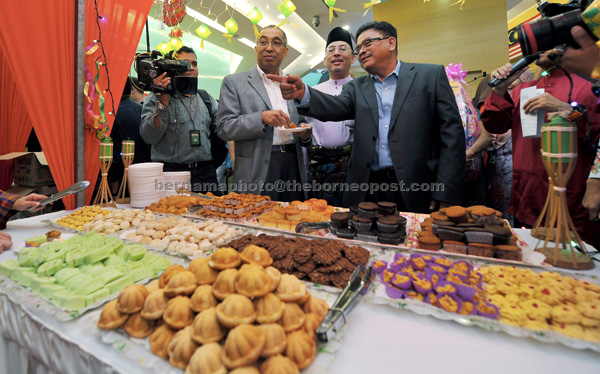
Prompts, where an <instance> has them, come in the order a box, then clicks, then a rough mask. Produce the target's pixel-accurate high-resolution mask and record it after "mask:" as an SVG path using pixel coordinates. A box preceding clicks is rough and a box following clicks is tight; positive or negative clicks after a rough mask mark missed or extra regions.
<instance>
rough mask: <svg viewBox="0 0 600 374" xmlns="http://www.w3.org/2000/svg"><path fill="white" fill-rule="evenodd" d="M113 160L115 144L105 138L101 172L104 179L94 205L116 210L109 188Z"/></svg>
mask: <svg viewBox="0 0 600 374" xmlns="http://www.w3.org/2000/svg"><path fill="white" fill-rule="evenodd" d="M112 159H113V142H112V139H111V138H104V139H102V141H101V142H100V172H101V173H102V174H101V176H102V179H101V181H100V188H99V189H98V192H97V193H96V198H95V199H94V202H93V203H92V205H100V206H101V207H102V208H107V207H113V208H116V207H117V204H115V202H114V199H113V196H112V194H111V193H110V188H109V187H108V169H110V164H112Z"/></svg>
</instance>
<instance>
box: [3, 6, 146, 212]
mask: <svg viewBox="0 0 600 374" xmlns="http://www.w3.org/2000/svg"><path fill="white" fill-rule="evenodd" d="M75 4H76V1H74V0H53V1H48V0H27V1H10V2H6V3H5V4H3V5H2V11H0V50H2V51H4V52H5V59H4V60H2V61H5V62H6V61H8V65H9V68H10V69H9V70H10V73H7V72H6V71H7V70H6V69H4V68H3V69H2V72H1V75H0V77H1V79H2V83H1V85H0V88H2V91H3V92H2V96H0V100H1V101H2V106H1V107H0V108H4V107H5V105H9V106H11V108H13V109H12V111H9V112H10V113H12V114H11V117H8V114H6V116H7V119H6V120H5V111H4V110H2V114H1V115H2V117H0V119H1V120H2V122H0V125H1V126H0V128H1V129H0V131H2V133H0V135H2V138H0V140H1V141H0V143H3V144H4V143H7V140H6V139H8V138H4V131H7V134H8V135H7V136H11V141H10V143H14V146H15V147H17V146H18V147H19V149H21V148H23V145H24V142H23V140H22V139H21V140H19V138H18V137H19V135H14V134H17V133H16V132H15V131H17V132H18V134H21V132H25V133H27V134H28V131H26V129H27V125H26V124H25V125H23V124H24V123H25V122H19V121H16V120H15V118H19V117H26V114H25V113H28V114H29V118H30V123H34V124H35V125H34V128H35V130H36V134H37V136H38V138H39V141H40V145H41V146H42V148H43V150H44V153H45V155H46V159H47V160H48V164H49V166H50V171H51V172H52V175H53V176H54V180H55V181H56V185H57V187H58V189H59V190H61V189H64V188H67V187H68V186H70V185H71V184H73V183H74V174H75V173H74V158H75V157H74V156H75V155H74V139H75V135H74V133H75V125H76V124H75V114H74V111H75V92H74V82H75V81H74V71H75V62H74V61H75V59H74V56H73V53H74V52H73V51H75V50H76V49H75V19H76V18H75ZM96 4H97V5H98V7H99V13H100V15H101V16H102V17H104V20H101V23H100V25H101V27H102V42H103V45H104V50H105V53H106V62H107V67H108V71H109V76H110V89H111V91H112V93H113V98H114V101H115V103H117V104H118V102H119V100H120V97H121V93H122V91H123V86H124V83H125V77H126V76H127V72H128V71H129V67H130V66H131V62H132V60H133V57H134V53H135V49H136V46H137V44H138V41H139V39H140V36H141V33H142V30H143V27H144V23H145V20H146V17H147V16H148V12H149V11H150V7H151V5H152V0H96V1H91V0H88V1H86V38H85V40H86V45H89V44H91V43H92V41H93V40H94V39H97V38H98V37H99V29H98V26H97V23H96V20H97V17H96V11H95V6H96ZM23 19H27V24H28V25H34V26H33V27H26V26H24V24H23ZM2 65H3V66H4V65H5V64H4V63H2ZM7 74H12V78H13V79H14V83H15V87H16V90H17V91H20V92H21V93H23V94H26V96H25V97H23V96H21V100H19V95H17V94H15V95H11V96H10V99H12V100H13V102H12V103H11V102H7V100H9V98H7V95H8V94H9V93H10V92H11V91H10V90H7V89H6V87H7V86H8V85H9V83H8V82H7V80H8V78H9V77H8V76H7ZM99 84H100V88H101V89H103V90H105V89H107V88H108V78H107V76H106V74H105V72H104V71H103V72H102V74H101V76H100V80H99ZM5 90H6V91H5ZM77 95H82V93H80V92H78V93H77ZM107 99H108V100H107V103H106V108H107V112H109V111H111V110H112V100H111V99H110V96H109V97H107ZM19 105H22V106H23V108H24V110H22V111H21V113H18V110H19V109H18V108H19ZM116 109H117V108H116V107H115V110H116ZM22 120H23V121H26V120H25V119H23V118H22ZM107 120H108V123H109V125H111V126H112V122H113V121H114V116H107ZM19 124H20V125H19ZM77 126H83V124H77ZM9 127H10V130H9V129H8V128H9ZM15 127H19V128H18V129H15ZM5 128H7V129H5ZM8 131H10V133H8ZM12 139H15V141H14V142H13V141H12ZM25 139H27V138H26V137H25ZM18 141H20V142H21V143H20V144H18ZM11 145H12V144H11ZM85 148H86V150H85V160H86V173H85V175H86V179H87V180H89V181H90V182H92V185H93V183H94V182H95V181H96V178H97V176H98V170H99V161H98V141H97V140H96V139H95V135H94V134H93V133H91V132H87V133H86V147H85ZM3 153H4V152H3ZM0 176H2V180H4V177H3V174H0ZM91 194H92V189H91V188H88V190H86V203H88V204H89V202H90V200H91ZM64 203H65V207H66V208H67V209H72V208H74V206H75V200H74V197H73V196H69V197H67V198H65V199H64Z"/></svg>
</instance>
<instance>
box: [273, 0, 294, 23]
mask: <svg viewBox="0 0 600 374" xmlns="http://www.w3.org/2000/svg"><path fill="white" fill-rule="evenodd" d="M277 9H279V11H280V12H281V14H283V15H284V16H285V20H284V21H283V22H281V23H280V24H279V25H277V27H281V26H283V25H284V24H285V23H286V22H287V23H289V24H290V26H293V27H295V28H298V26H297V25H294V24H293V23H291V22H290V21H289V20H288V17H289V16H291V15H292V13H294V12H295V11H296V6H295V5H294V3H292V1H291V0H283V1H282V2H281V3H280V4H279V5H278V6H277Z"/></svg>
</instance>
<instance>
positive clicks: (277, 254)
mask: <svg viewBox="0 0 600 374" xmlns="http://www.w3.org/2000/svg"><path fill="white" fill-rule="evenodd" d="M268 251H269V254H270V255H271V257H272V258H273V260H276V261H277V260H281V259H283V258H285V257H287V256H288V255H289V256H290V258H291V255H290V248H289V247H288V246H287V245H285V243H280V244H278V245H276V246H273V245H271V248H269V249H268ZM275 267H277V266H275Z"/></svg>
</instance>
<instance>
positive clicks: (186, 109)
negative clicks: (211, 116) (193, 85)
mask: <svg viewBox="0 0 600 374" xmlns="http://www.w3.org/2000/svg"><path fill="white" fill-rule="evenodd" d="M178 99H179V101H181V105H183V108H184V109H185V111H186V112H187V114H188V117H190V121H192V125H193V126H194V130H195V129H196V115H197V114H198V96H197V95H194V103H195V104H196V109H195V110H194V117H192V114H191V113H190V110H189V109H188V107H187V106H186V105H185V103H184V102H183V100H182V99H181V97H178Z"/></svg>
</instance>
